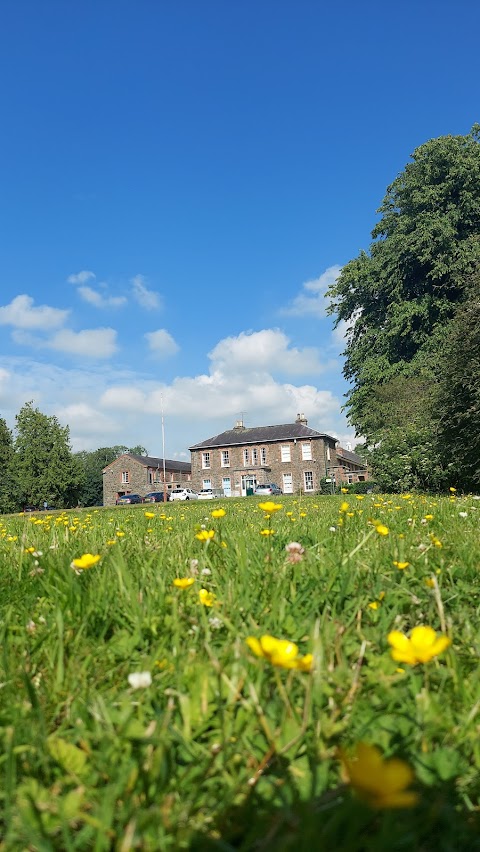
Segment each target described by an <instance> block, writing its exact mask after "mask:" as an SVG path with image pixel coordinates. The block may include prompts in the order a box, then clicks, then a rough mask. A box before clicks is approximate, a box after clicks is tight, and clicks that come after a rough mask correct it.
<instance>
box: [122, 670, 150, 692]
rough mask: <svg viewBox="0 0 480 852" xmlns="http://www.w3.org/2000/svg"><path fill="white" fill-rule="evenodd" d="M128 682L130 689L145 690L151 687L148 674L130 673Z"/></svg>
mask: <svg viewBox="0 0 480 852" xmlns="http://www.w3.org/2000/svg"><path fill="white" fill-rule="evenodd" d="M128 682H129V684H130V686H131V687H132V689H145V687H147V686H151V685H152V675H151V674H150V672H132V673H131V674H129V675H128Z"/></svg>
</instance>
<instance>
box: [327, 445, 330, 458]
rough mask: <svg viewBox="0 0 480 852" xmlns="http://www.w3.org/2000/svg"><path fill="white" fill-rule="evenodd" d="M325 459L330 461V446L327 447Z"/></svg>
mask: <svg viewBox="0 0 480 852" xmlns="http://www.w3.org/2000/svg"><path fill="white" fill-rule="evenodd" d="M327 461H330V447H327Z"/></svg>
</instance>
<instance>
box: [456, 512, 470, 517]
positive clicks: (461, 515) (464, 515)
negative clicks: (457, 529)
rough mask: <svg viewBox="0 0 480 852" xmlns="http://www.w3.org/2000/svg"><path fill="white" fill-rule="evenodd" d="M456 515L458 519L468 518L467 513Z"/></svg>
mask: <svg viewBox="0 0 480 852" xmlns="http://www.w3.org/2000/svg"><path fill="white" fill-rule="evenodd" d="M458 515H459V517H460V518H468V512H459V513H458Z"/></svg>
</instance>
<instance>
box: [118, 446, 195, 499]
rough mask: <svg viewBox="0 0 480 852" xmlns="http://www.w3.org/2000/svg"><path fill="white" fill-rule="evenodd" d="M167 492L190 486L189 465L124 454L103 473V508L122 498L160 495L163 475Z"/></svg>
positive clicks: (187, 463)
mask: <svg viewBox="0 0 480 852" xmlns="http://www.w3.org/2000/svg"><path fill="white" fill-rule="evenodd" d="M164 467H165V482H166V487H167V490H168V491H171V490H172V488H175V486H176V485H182V484H184V483H186V482H190V480H191V478H192V474H191V465H190V463H189V462H179V461H172V460H171V459H165V465H164V463H163V459H157V458H155V457H154V456H137V455H134V454H133V453H124V454H123V455H121V456H119V457H118V458H117V459H115V460H114V461H113V462H111V463H110V464H109V465H107V467H106V468H104V470H103V505H104V506H114V505H115V500H116V499H117V497H123V495H124V494H140V496H141V497H144V496H145V494H148V493H149V492H150V491H163V488H164V480H163V472H164Z"/></svg>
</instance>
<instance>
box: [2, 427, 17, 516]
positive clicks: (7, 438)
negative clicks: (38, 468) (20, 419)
mask: <svg viewBox="0 0 480 852" xmlns="http://www.w3.org/2000/svg"><path fill="white" fill-rule="evenodd" d="M13 457H14V453H13V436H12V432H11V430H10V429H9V428H8V426H7V424H6V422H5V420H4V419H3V418H0V470H1V471H2V476H1V479H0V513H1V514H5V513H6V512H13V511H14V510H15V509H16V508H17V499H18V498H17V493H16V486H15V477H14V464H13Z"/></svg>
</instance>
